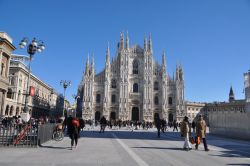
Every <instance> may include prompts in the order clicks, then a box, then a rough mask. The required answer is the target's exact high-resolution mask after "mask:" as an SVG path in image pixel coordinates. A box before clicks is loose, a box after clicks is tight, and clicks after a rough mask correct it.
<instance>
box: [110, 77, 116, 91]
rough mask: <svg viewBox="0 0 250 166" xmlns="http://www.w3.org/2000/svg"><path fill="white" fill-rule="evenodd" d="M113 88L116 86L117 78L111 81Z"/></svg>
mask: <svg viewBox="0 0 250 166" xmlns="http://www.w3.org/2000/svg"><path fill="white" fill-rule="evenodd" d="M111 88H114V89H115V88H116V80H115V79H113V80H112V81H111Z"/></svg>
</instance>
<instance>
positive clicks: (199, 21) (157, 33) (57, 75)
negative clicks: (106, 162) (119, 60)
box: [0, 0, 250, 102]
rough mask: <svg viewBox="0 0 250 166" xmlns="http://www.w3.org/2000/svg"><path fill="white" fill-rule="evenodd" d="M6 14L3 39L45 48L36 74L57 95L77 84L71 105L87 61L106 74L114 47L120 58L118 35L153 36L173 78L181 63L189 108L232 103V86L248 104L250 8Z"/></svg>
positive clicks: (76, 8) (15, 9) (210, 5)
mask: <svg viewBox="0 0 250 166" xmlns="http://www.w3.org/2000/svg"><path fill="white" fill-rule="evenodd" d="M0 11H1V14H0V31H5V32H7V33H8V34H9V35H10V36H11V37H12V38H13V39H14V45H16V46H18V43H19V41H20V40H21V39H22V38H23V37H24V36H27V37H29V38H32V37H37V38H38V39H42V40H44V42H45V44H46V50H45V51H44V52H43V53H41V54H36V55H35V58H34V60H33V62H32V71H33V73H34V74H35V75H37V76H38V77H39V78H40V79H41V80H43V81H45V82H46V83H48V84H49V85H51V86H52V87H54V88H55V89H56V90H57V91H58V92H63V88H62V87H61V86H60V84H59V82H60V80H62V79H66V80H71V81H72V86H71V87H69V88H68V89H67V92H66V93H67V98H68V99H69V100H70V101H71V102H72V101H73V99H72V94H75V93H76V91H77V86H78V84H79V82H80V80H81V78H82V72H83V69H84V65H85V62H86V57H87V54H88V53H90V54H92V53H94V57H95V65H96V71H97V72H100V71H101V70H102V69H103V68H104V61H105V50H106V47H107V42H108V41H109V42H110V45H111V54H112V56H114V55H115V51H116V50H115V49H116V45H117V42H118V39H119V33H120V32H121V31H127V30H128V31H129V36H130V44H136V43H138V44H140V45H143V37H144V34H145V33H146V34H149V33H152V39H153V49H154V57H155V58H156V59H157V60H158V61H159V62H160V63H161V53H162V50H163V49H165V50H166V59H167V70H168V73H169V74H170V75H171V76H172V73H173V72H174V71H175V66H176V64H177V63H181V64H182V65H183V68H184V77H185V98H186V100H189V101H197V102H199V101H201V102H211V101H225V100H227V99H228V94H229V88H230V86H231V85H232V86H233V89H234V92H235V96H236V98H238V99H239V98H244V94H243V93H242V92H243V87H244V85H243V73H244V72H246V71H247V70H249V69H250V1H249V0H206V1H205V0H197V1H193V0H189V1H187V0H159V1H156V0H126V1H125V0H124V1H122V0H99V1H98V0H53V1H52V0H40V1H38V0H37V1H34V0H22V1H21V0H0ZM14 53H16V54H26V52H25V51H24V50H20V49H17V50H16V51H15V52H14Z"/></svg>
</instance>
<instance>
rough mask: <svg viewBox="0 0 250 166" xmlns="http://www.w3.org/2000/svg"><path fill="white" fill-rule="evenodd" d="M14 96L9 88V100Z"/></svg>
mask: <svg viewBox="0 0 250 166" xmlns="http://www.w3.org/2000/svg"><path fill="white" fill-rule="evenodd" d="M12 96H13V92H12V89H10V88H9V89H8V92H7V98H9V99H12Z"/></svg>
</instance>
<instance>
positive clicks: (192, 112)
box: [185, 101, 207, 122]
mask: <svg viewBox="0 0 250 166" xmlns="http://www.w3.org/2000/svg"><path fill="white" fill-rule="evenodd" d="M204 107H205V103H199V102H189V101H186V102H185V110H186V115H187V117H188V118H189V121H190V122H192V121H193V120H195V118H196V117H197V115H198V114H200V113H202V112H204V111H203V110H204ZM204 116H205V117H206V116H207V115H206V114H205V113H204Z"/></svg>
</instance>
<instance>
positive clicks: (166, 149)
mask: <svg viewBox="0 0 250 166" xmlns="http://www.w3.org/2000/svg"><path fill="white" fill-rule="evenodd" d="M132 148H136V149H137V148H139V149H163V150H178V151H179V150H182V151H183V148H164V147H132Z"/></svg>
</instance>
